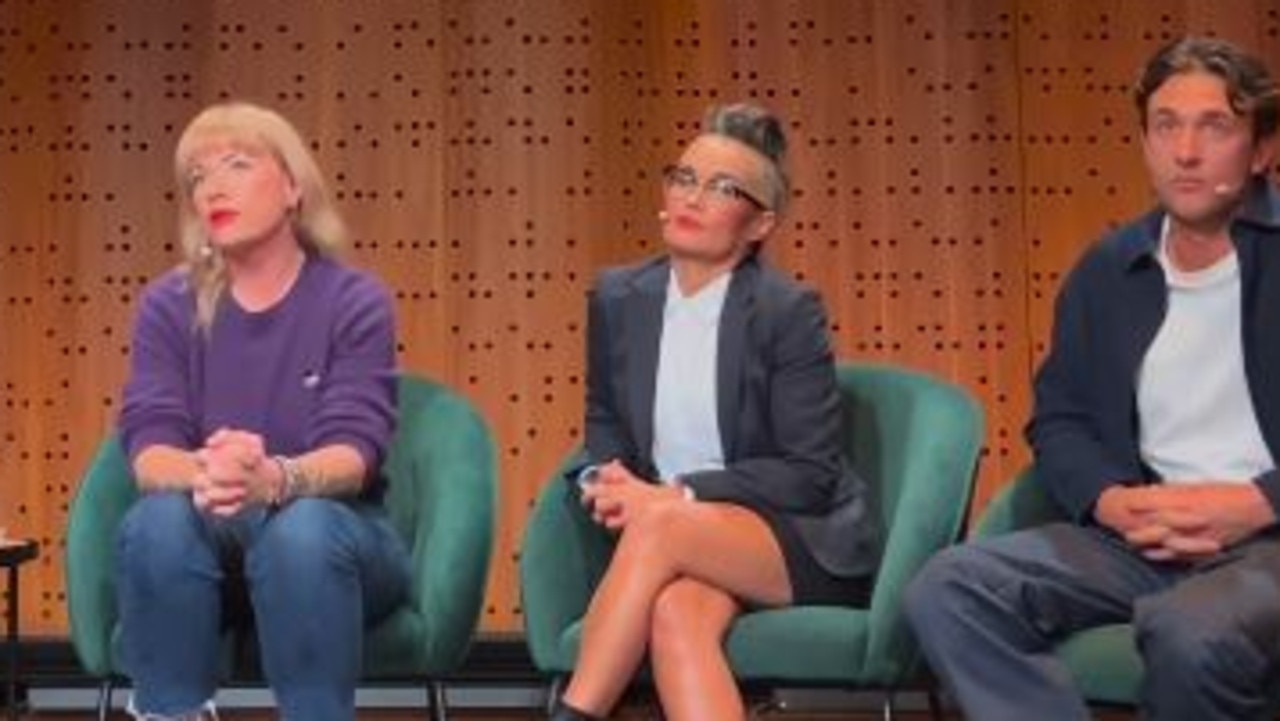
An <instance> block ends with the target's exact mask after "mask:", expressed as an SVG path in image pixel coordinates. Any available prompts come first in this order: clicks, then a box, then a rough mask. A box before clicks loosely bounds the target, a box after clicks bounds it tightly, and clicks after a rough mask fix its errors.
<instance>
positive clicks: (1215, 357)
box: [1137, 219, 1275, 483]
mask: <svg viewBox="0 0 1280 721" xmlns="http://www.w3.org/2000/svg"><path fill="white" fill-rule="evenodd" d="M1168 235H1169V232H1168V220H1167V219H1166V221H1165V229H1164V231H1163V233H1162V234H1161V240H1160V248H1159V252H1158V254H1157V257H1158V259H1159V261H1160V264H1161V266H1162V267H1163V268H1164V272H1165V277H1166V279H1167V281H1168V286H1169V296H1168V312H1167V313H1166V314H1165V318H1164V323H1163V325H1161V326H1160V330H1159V332H1158V333H1157V334H1156V337H1155V340H1154V341H1153V342H1152V344H1151V347H1150V348H1148V349H1147V354H1146V356H1145V357H1144V358H1143V361H1142V365H1141V367H1140V368H1139V369H1138V383H1137V387H1138V418H1139V421H1138V436H1139V446H1140V450H1141V454H1142V460H1143V461H1144V462H1146V464H1147V465H1149V466H1150V467H1151V468H1152V469H1153V470H1155V471H1156V473H1158V474H1160V476H1161V477H1162V478H1163V479H1164V480H1165V482H1167V483H1196V482H1202V481H1240V482H1244V481H1249V480H1252V479H1253V478H1256V477H1257V476H1260V475H1262V474H1263V473H1265V472H1267V471H1270V470H1271V469H1273V468H1274V467H1275V462H1274V461H1273V460H1272V458H1271V452H1270V450H1269V449H1268V448H1267V445H1266V443H1265V441H1263V438H1262V432H1261V430H1259V428H1258V419H1257V415H1256V413H1255V412H1254V409H1253V400H1252V398H1250V396H1249V386H1248V382H1247V380H1246V378H1245V374H1244V343H1243V340H1242V326H1241V305H1240V263H1239V260H1238V259H1237V257H1236V253H1235V251H1234V250H1232V251H1231V253H1230V254H1228V255H1226V256H1224V257H1223V258H1222V259H1221V260H1219V261H1217V262H1216V263H1214V264H1213V265H1211V266H1209V267H1208V268H1204V269H1201V270H1198V271H1194V272H1185V271H1182V270H1179V269H1178V268H1177V267H1176V266H1175V265H1174V263H1173V262H1172V260H1171V259H1170V258H1169V256H1168Z"/></svg>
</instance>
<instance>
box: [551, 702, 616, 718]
mask: <svg viewBox="0 0 1280 721" xmlns="http://www.w3.org/2000/svg"><path fill="white" fill-rule="evenodd" d="M550 721H604V720H603V719H602V718H600V717H598V716H592V715H591V714H589V713H587V712H585V711H579V710H578V709H576V708H574V707H572V706H570V705H569V704H567V703H565V702H564V699H558V700H557V701H556V703H555V706H554V707H552V709H551V718H550Z"/></svg>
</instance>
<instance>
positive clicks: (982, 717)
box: [906, 524, 1280, 721]
mask: <svg viewBox="0 0 1280 721" xmlns="http://www.w3.org/2000/svg"><path fill="white" fill-rule="evenodd" d="M906 611H907V615H908V617H909V619H910V621H911V625H912V627H913V628H914V630H915V632H916V636H917V638H918V639H919V641H920V644H921V646H922V648H923V649H924V653H925V656H926V657H927V659H928V661H929V663H930V665H931V666H932V668H933V669H934V671H935V673H937V675H938V676H939V677H940V678H941V679H942V681H943V683H944V684H945V685H946V687H947V688H948V690H949V691H950V692H951V693H952V694H953V695H954V696H955V698H956V700H957V701H958V702H959V704H960V706H961V707H962V708H963V710H964V712H965V715H966V716H967V717H968V718H970V719H974V720H975V721H1003V720H1005V719H1009V720H1010V721H1025V720H1026V719H1038V720H1039V721H1050V720H1054V719H1072V720H1076V719H1088V718H1089V711H1088V709H1087V707H1086V705H1085V702H1084V700H1083V699H1082V698H1081V697H1080V694H1079V692H1078V691H1077V690H1076V689H1075V687H1074V686H1073V684H1072V681H1071V677H1070V674H1069V673H1068V672H1067V670H1066V668H1065V667H1064V666H1063V665H1062V664H1061V663H1060V662H1059V661H1058V660H1057V658H1056V657H1055V656H1054V654H1053V649H1054V647H1055V645H1056V644H1057V643H1058V642H1060V641H1061V640H1063V639H1065V638H1066V637H1068V636H1070V635H1071V634H1072V633H1074V632H1076V631H1080V630H1083V629H1088V628H1092V627H1095V626H1100V625H1104V624H1110V623H1124V622H1132V623H1133V625H1134V629H1135V632H1136V636H1137V642H1138V650H1139V653H1140V654H1141V655H1142V658H1143V662H1144V664H1145V673H1144V675H1143V683H1142V697H1141V699H1140V700H1139V701H1140V704H1141V708H1142V712H1143V714H1144V716H1145V717H1146V718H1150V719H1157V720H1159V721H1174V720H1176V719H1187V720H1188V721H1192V720H1194V721H1214V720H1215V719H1223V720H1224V721H1226V720H1228V719H1229V720H1230V721H1243V720H1246V719H1263V718H1268V715H1267V712H1268V710H1269V709H1270V708H1271V705H1270V701H1271V697H1272V695H1273V693H1275V692H1276V689H1277V687H1276V682H1277V680H1280V679H1278V674H1277V670H1278V668H1277V661H1278V660H1280V535H1276V534H1267V535H1264V536H1259V537H1257V538H1255V539H1253V540H1251V541H1249V542H1247V543H1244V544H1241V545H1240V546H1237V547H1234V548H1231V549H1229V550H1227V551H1226V552H1224V553H1222V554H1219V555H1218V556H1215V557H1214V558H1212V559H1209V560H1206V561H1204V562H1201V563H1197V564H1185V563H1184V564H1169V563H1155V562H1151V561H1148V560H1146V559H1145V558H1143V557H1142V556H1141V554H1138V553H1135V552H1134V551H1133V550H1132V549H1131V548H1130V547H1129V545H1128V544H1127V543H1125V541H1124V539H1122V538H1119V537H1118V536H1116V535H1114V534H1112V533H1110V532H1108V531H1106V530H1103V529H1099V528H1091V527H1080V526H1075V525H1069V524H1053V525H1048V526H1043V527H1040V528H1035V529H1029V530H1025V531H1021V532H1018V533H1012V534H1009V535H1006V536H1000V537H997V538H990V539H984V540H981V541H977V542H974V543H969V544H965V545H961V546H956V547H954V548H951V549H948V550H947V551H944V552H943V553H940V554H939V555H938V556H936V557H935V558H934V559H933V560H932V561H930V562H929V563H928V564H927V565H926V566H925V568H924V569H923V570H922V571H921V572H920V574H919V575H918V576H917V577H916V579H915V580H914V581H913V582H912V584H911V585H910V587H909V588H908V591H907V600H906Z"/></svg>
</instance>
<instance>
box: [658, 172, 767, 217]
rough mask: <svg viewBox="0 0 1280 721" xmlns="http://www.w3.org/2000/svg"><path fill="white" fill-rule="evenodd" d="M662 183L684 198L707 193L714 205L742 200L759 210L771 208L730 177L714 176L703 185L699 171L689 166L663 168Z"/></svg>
mask: <svg viewBox="0 0 1280 721" xmlns="http://www.w3.org/2000/svg"><path fill="white" fill-rule="evenodd" d="M662 182H663V184H664V185H665V186H666V187H667V190H671V191H675V192H677V193H679V194H681V195H684V196H692V195H695V194H696V193H698V192H705V193H706V194H707V198H708V199H710V200H711V202H713V203H724V204H727V203H730V202H733V201H735V200H742V201H746V202H747V203H750V204H751V205H753V206H755V208H756V209H757V210H768V208H769V206H767V205H765V204H764V201H762V200H760V199H759V198H757V197H755V196H754V195H752V194H751V193H748V192H747V191H746V190H743V188H742V186H741V185H739V184H738V181H736V180H734V179H733V178H731V177H729V176H728V175H713V176H711V177H710V178H709V179H708V180H707V182H705V183H703V182H701V181H700V180H699V179H698V173H697V171H695V170H694V169H693V168H690V167H689V166H687V165H668V166H667V167H665V168H663V169H662Z"/></svg>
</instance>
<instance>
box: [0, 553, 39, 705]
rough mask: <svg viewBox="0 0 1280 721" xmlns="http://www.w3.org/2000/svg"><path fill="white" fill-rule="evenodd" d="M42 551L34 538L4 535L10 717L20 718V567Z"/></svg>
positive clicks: (0, 555)
mask: <svg viewBox="0 0 1280 721" xmlns="http://www.w3.org/2000/svg"><path fill="white" fill-rule="evenodd" d="M39 555H40V544H38V543H36V542H35V541H30V540H20V539H14V538H9V539H0V566H3V567H4V568H6V569H8V570H9V595H8V598H9V614H8V618H7V623H6V628H7V630H6V631H5V641H6V645H7V646H8V647H9V664H8V666H9V669H8V672H7V673H6V675H5V686H6V691H7V692H8V696H7V698H6V700H7V701H8V707H9V719H10V721H18V567H19V566H21V565H22V564H24V563H26V562H27V561H31V560H34V559H35V558H36V557H37V556H39Z"/></svg>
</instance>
